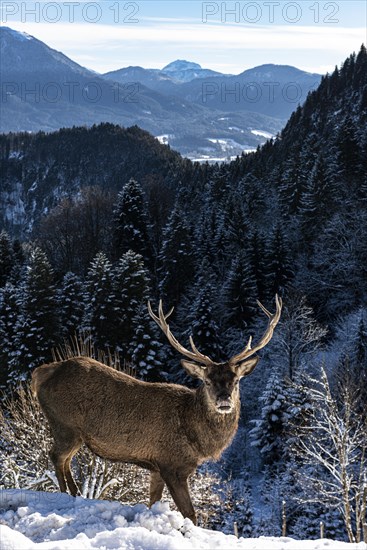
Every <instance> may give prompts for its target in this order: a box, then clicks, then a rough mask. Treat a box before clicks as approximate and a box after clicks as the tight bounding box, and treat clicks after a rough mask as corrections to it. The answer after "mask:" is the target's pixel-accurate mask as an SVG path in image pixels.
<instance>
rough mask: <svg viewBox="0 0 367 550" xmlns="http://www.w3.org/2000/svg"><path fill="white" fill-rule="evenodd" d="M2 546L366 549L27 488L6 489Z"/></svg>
mask: <svg viewBox="0 0 367 550" xmlns="http://www.w3.org/2000/svg"><path fill="white" fill-rule="evenodd" d="M0 524H1V525H0V545H1V549H2V550H33V549H44V550H66V549H75V550H76V549H78V550H79V549H80V550H81V549H92V548H98V549H105V550H109V549H119V550H120V549H121V550H125V549H126V550H127V549H129V550H132V549H139V550H153V549H154V550H156V549H157V550H159V549H162V550H176V549H181V550H191V549H206V548H207V549H213V550H214V549H218V550H221V549H223V550H231V549H234V548H235V549H237V550H241V549H243V550H322V549H328V550H357V549H358V550H366V549H367V546H366V544H364V543H359V544H347V543H343V542H335V541H331V540H327V539H322V540H312V541H296V540H294V539H290V538H276V537H260V538H258V539H244V538H240V539H237V538H236V537H235V536H232V535H224V534H223V533H220V532H217V531H209V530H208V529H202V528H200V527H195V526H194V525H193V524H192V522H191V521H190V520H188V519H184V518H183V517H182V516H181V514H179V513H178V512H172V511H170V509H169V506H168V504H167V503H162V502H159V503H157V504H155V505H154V506H153V507H152V508H151V509H148V508H147V507H146V506H144V505H143V504H137V505H135V506H133V507H131V506H125V505H123V504H120V503H119V502H109V501H103V500H87V499H83V498H81V497H77V498H73V497H71V496H69V495H67V494H60V493H43V492H35V491H26V490H19V489H14V490H4V491H0Z"/></svg>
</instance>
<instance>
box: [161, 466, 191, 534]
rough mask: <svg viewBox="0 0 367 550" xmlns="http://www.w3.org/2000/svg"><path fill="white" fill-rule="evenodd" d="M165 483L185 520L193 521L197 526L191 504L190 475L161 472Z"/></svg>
mask: <svg viewBox="0 0 367 550" xmlns="http://www.w3.org/2000/svg"><path fill="white" fill-rule="evenodd" d="M161 473H162V477H163V479H164V481H165V482H166V485H167V487H168V490H169V492H170V493H171V495H172V498H173V500H174V502H175V504H176V506H177V508H178V509H179V511H180V512H181V514H182V515H183V516H184V517H185V518H189V519H191V521H192V522H193V524H194V525H196V523H197V520H196V513H195V510H194V507H193V505H192V502H191V497H190V493H189V486H188V484H187V478H188V475H184V474H182V473H179V472H161Z"/></svg>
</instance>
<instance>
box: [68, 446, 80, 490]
mask: <svg viewBox="0 0 367 550" xmlns="http://www.w3.org/2000/svg"><path fill="white" fill-rule="evenodd" d="M81 445H82V441H81V440H80V441H78V442H77V443H76V444H75V447H74V448H73V450H72V452H71V453H70V454H69V456H68V457H67V459H66V460H65V463H64V475H65V478H66V483H67V486H68V488H69V491H70V494H71V495H72V496H73V497H76V496H77V494H78V493H79V489H78V486H77V484H76V483H75V481H74V478H73V475H72V473H71V469H70V463H71V461H72V458H73V456H74V455H75V454H76V453H77V452H78V451H79V449H80V447H81Z"/></svg>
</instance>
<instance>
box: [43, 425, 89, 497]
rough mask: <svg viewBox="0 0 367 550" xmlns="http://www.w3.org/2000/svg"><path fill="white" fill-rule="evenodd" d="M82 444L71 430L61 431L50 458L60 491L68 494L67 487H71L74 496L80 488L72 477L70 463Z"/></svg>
mask: <svg viewBox="0 0 367 550" xmlns="http://www.w3.org/2000/svg"><path fill="white" fill-rule="evenodd" d="M81 444H82V441H81V439H80V438H79V437H78V436H76V435H75V434H73V433H72V432H71V431H70V430H67V431H66V430H60V431H59V432H58V436H57V438H55V442H54V445H53V447H52V449H51V452H50V458H51V460H52V462H53V465H54V467H55V472H56V477H57V481H58V482H59V486H60V491H61V492H62V493H66V492H67V487H69V490H70V493H71V494H72V495H73V496H76V495H77V493H78V487H77V486H76V484H75V481H74V480H73V477H72V475H71V471H70V462H71V459H72V458H73V456H74V454H75V453H76V452H77V451H78V449H79V448H80V446H81Z"/></svg>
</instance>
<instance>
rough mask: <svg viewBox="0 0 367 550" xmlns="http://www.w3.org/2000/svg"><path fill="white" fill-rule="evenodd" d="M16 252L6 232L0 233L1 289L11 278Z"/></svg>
mask: <svg viewBox="0 0 367 550" xmlns="http://www.w3.org/2000/svg"><path fill="white" fill-rule="evenodd" d="M14 262H15V259H14V252H13V244H12V241H11V239H10V237H9V235H8V233H6V231H1V232H0V288H1V287H3V286H4V285H5V284H6V282H7V281H8V280H9V278H10V274H11V271H12V269H13V266H14Z"/></svg>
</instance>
